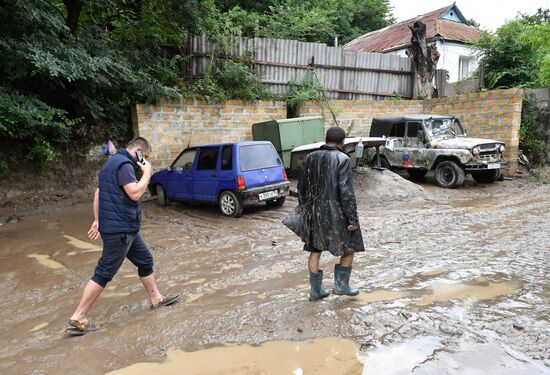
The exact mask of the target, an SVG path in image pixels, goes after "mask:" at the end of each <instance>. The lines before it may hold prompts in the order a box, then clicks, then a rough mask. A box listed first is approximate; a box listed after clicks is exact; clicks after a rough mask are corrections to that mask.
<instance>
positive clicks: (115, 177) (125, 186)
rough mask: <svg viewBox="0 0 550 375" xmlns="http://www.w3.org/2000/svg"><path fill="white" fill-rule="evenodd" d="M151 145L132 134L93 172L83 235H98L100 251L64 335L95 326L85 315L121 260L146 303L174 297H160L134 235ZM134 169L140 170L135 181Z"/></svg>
mask: <svg viewBox="0 0 550 375" xmlns="http://www.w3.org/2000/svg"><path fill="white" fill-rule="evenodd" d="M150 153H151V146H150V145H149V142H147V140H145V139H144V138H141V137H138V138H134V139H133V140H132V141H130V143H129V144H128V147H127V148H126V149H124V148H121V149H120V150H118V152H117V153H116V154H115V155H114V156H113V157H112V158H110V159H109V160H108V161H107V162H106V163H105V164H104V165H103V167H102V168H101V171H100V172H99V187H98V188H97V189H96V192H95V195H94V203H93V209H94V221H93V223H92V227H91V228H90V230H89V231H88V237H89V238H90V239H92V240H97V239H98V238H99V236H100V235H101V238H102V240H103V253H102V255H101V258H100V259H99V261H98V264H97V267H96V269H95V272H94V275H93V276H92V279H91V280H90V281H88V284H86V287H85V289H84V293H83V294H82V298H81V300H80V303H79V305H78V307H77V309H76V311H75V312H74V314H73V315H72V316H71V318H70V320H69V325H70V326H71V327H70V328H67V330H66V332H67V333H68V334H70V335H83V334H85V333H86V332H89V331H92V330H94V329H95V327H94V326H93V325H92V324H91V323H90V321H89V319H88V318H87V314H88V311H90V309H91V307H92V305H93V304H94V302H95V300H96V299H97V297H99V295H100V294H101V292H102V291H103V289H104V288H105V286H106V285H107V283H108V282H109V281H111V280H112V278H113V277H114V276H115V274H116V273H117V271H118V269H119V268H120V266H121V265H122V262H123V261H124V259H125V258H128V259H129V260H130V261H131V262H132V263H133V264H134V265H135V266H136V267H137V268H138V275H139V277H140V280H141V283H142V284H143V286H144V287H145V290H146V291H147V294H148V295H149V299H150V301H151V307H153V308H156V307H160V306H166V305H170V304H172V303H174V302H176V301H177V300H178V298H179V296H177V295H176V296H163V295H162V294H161V293H160V292H159V290H158V288H157V284H156V281H155V275H154V273H153V255H152V254H151V250H150V249H149V247H148V246H147V244H146V243H145V241H144V240H143V238H142V237H141V234H140V233H139V229H140V224H141V208H140V203H139V200H140V199H141V197H142V196H143V194H144V193H145V191H146V190H147V185H148V184H149V180H150V178H151V164H150V163H149V162H148V161H147V158H148V156H149V155H150ZM138 168H139V169H140V170H141V172H142V176H141V178H140V179H139V180H138V179H137V177H136V173H137V171H138Z"/></svg>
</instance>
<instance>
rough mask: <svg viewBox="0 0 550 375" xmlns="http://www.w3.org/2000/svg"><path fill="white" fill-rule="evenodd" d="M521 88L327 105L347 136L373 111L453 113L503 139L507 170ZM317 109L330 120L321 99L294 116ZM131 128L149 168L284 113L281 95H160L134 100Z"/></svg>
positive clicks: (513, 154) (242, 136) (245, 133)
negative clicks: (145, 149)
mask: <svg viewBox="0 0 550 375" xmlns="http://www.w3.org/2000/svg"><path fill="white" fill-rule="evenodd" d="M522 96H523V91H522V90H521V89H508V90H494V91H487V92H482V93H473V94H464V95H456V96H451V97H446V98H439V99H432V100H425V101H422V100H383V101H377V100H356V101H352V100H335V101H331V106H332V107H333V110H334V112H335V114H336V117H337V118H338V120H339V123H340V125H341V126H343V127H344V128H345V129H346V130H349V134H350V135H351V136H368V134H369V131H370V124H371V121H372V118H373V117H378V116H397V115H402V114H427V113H434V114H442V115H454V116H456V117H458V118H459V119H460V121H461V123H462V124H463V125H465V126H466V128H467V131H468V136H469V137H479V138H494V139H497V140H500V141H503V142H505V143H506V146H507V153H506V158H507V160H508V162H509V167H510V169H509V172H511V173H514V172H515V171H516V169H517V154H518V146H519V127H520V124H521V108H522ZM313 115H322V116H324V117H325V125H326V126H327V127H328V126H331V125H332V124H333V121H332V115H331V114H330V111H329V109H328V106H327V105H326V104H325V103H322V102H321V103H318V102H308V103H306V104H305V105H304V106H302V108H301V109H300V116H313ZM133 117H134V134H135V135H136V136H137V135H140V136H143V137H145V138H147V139H149V140H150V141H151V143H152V145H153V154H154V157H153V161H154V164H153V165H154V167H155V169H159V168H163V167H165V166H167V165H169V164H170V162H171V161H172V160H173V159H174V158H175V157H176V156H177V155H178V153H179V152H180V151H181V150H183V149H184V148H185V147H186V146H187V144H188V143H190V144H191V145H199V144H206V143H218V142H234V141H243V140H251V139H252V124H253V123H255V122H259V121H266V120H270V119H284V118H286V103H285V102H281V101H258V102H244V101H239V100H230V101H228V102H226V103H223V104H213V103H208V102H204V101H200V100H188V101H179V100H167V99H161V100H160V101H159V103H158V104H137V105H136V107H135V111H134V116H133Z"/></svg>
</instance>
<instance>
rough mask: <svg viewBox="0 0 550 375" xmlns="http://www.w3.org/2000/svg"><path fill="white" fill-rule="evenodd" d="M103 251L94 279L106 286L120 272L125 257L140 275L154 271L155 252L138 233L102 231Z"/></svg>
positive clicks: (144, 275) (143, 275)
mask: <svg viewBox="0 0 550 375" xmlns="http://www.w3.org/2000/svg"><path fill="white" fill-rule="evenodd" d="M101 239H102V240H103V253H102V254H101V258H99V261H98V262H97V267H96V268H95V272H94V276H93V277H92V280H93V281H94V282H96V283H97V284H99V285H101V286H102V287H105V286H106V285H107V283H108V282H109V281H111V280H112V279H113V277H114V276H115V275H116V273H117V272H118V269H119V268H120V266H121V265H122V262H123V261H124V258H128V259H129V260H130V262H132V263H133V264H134V265H135V266H136V267H137V268H138V275H139V277H146V276H149V275H151V274H152V273H153V254H152V253H151V250H150V249H149V247H148V246H147V244H146V243H145V241H144V240H143V238H142V237H141V234H139V232H138V233H115V234H107V233H102V234H101Z"/></svg>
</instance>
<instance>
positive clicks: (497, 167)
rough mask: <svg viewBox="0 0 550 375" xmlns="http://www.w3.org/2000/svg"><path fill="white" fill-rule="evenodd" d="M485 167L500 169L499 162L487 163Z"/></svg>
mask: <svg viewBox="0 0 550 375" xmlns="http://www.w3.org/2000/svg"><path fill="white" fill-rule="evenodd" d="M487 169H500V164H498V163H495V164H487Z"/></svg>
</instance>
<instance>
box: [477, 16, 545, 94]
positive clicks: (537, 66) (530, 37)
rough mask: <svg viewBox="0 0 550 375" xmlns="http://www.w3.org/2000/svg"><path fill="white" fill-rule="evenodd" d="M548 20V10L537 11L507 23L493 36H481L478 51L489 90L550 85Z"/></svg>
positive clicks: (486, 34)
mask: <svg viewBox="0 0 550 375" xmlns="http://www.w3.org/2000/svg"><path fill="white" fill-rule="evenodd" d="M549 21H550V14H549V12H548V10H541V9H539V11H538V12H537V13H536V14H535V15H532V16H528V15H520V16H518V17H517V18H516V19H515V20H513V21H509V22H507V23H506V24H504V25H503V26H501V27H500V28H499V29H498V30H497V31H496V33H495V34H491V33H488V32H484V33H483V34H482V37H481V39H480V41H479V42H478V43H477V48H478V50H479V54H480V56H481V57H482V59H483V61H484V63H485V64H486V72H487V73H486V76H485V77H486V86H487V87H488V88H490V89H491V88H505V87H545V86H549V85H550V22H549Z"/></svg>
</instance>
